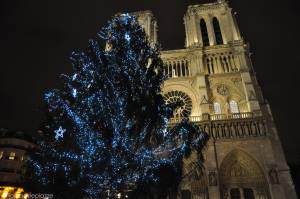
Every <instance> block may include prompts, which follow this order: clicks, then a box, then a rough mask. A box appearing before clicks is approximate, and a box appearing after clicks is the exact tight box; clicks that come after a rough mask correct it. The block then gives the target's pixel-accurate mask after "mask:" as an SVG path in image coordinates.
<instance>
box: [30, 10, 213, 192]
mask: <svg viewBox="0 0 300 199" xmlns="http://www.w3.org/2000/svg"><path fill="white" fill-rule="evenodd" d="M103 41H104V42H103ZM101 42H102V43H105V44H106V45H105V46H106V47H105V48H104V47H102V46H101V45H100V44H101ZM71 61H72V64H73V72H72V74H70V75H63V81H64V84H63V88H62V89H55V90H52V91H49V92H47V93H46V94H45V102H46V104H47V116H48V120H47V122H46V124H45V128H44V132H43V133H42V134H40V135H39V137H38V139H37V146H38V150H37V151H35V152H34V153H32V154H30V158H29V159H28V164H27V172H26V176H25V179H27V183H26V184H27V185H28V186H27V187H28V188H29V189H30V190H33V191H37V192H48V193H54V194H55V198H89V197H92V198H103V196H104V194H106V196H107V197H110V198H114V197H115V196H116V193H119V192H122V191H125V190H128V189H131V190H133V193H134V195H135V196H132V197H134V198H139V196H138V195H139V193H140V191H141V190H143V191H148V192H149V193H148V194H149V197H151V196H150V195H151V194H150V192H151V187H152V188H153V187H154V188H155V189H156V190H157V188H162V187H163V189H161V190H160V191H159V192H157V193H159V194H157V196H156V197H160V198H163V197H165V196H166V194H167V192H168V191H169V190H170V188H171V187H172V186H173V185H174V184H173V182H172V183H167V182H166V178H167V177H168V176H167V175H169V177H171V176H173V177H174V176H175V177H176V176H177V177H179V178H180V174H181V161H182V158H183V157H187V156H188V155H189V154H190V152H191V151H192V150H196V151H197V152H198V153H199V157H201V150H202V148H203V146H204V144H205V142H206V139H207V136H206V134H205V133H203V132H201V131H200V130H199V129H198V128H197V127H196V126H194V125H193V124H191V123H189V122H188V121H187V120H184V121H182V122H181V123H178V124H177V125H175V126H173V127H170V126H169V124H168V120H169V119H170V117H172V113H173V110H174V108H176V107H177V106H179V105H180V103H181V102H178V103H176V104H169V105H166V104H165V103H164V100H163V97H162V95H161V86H162V83H163V81H164V80H165V77H164V75H163V72H162V69H163V62H162V60H161V58H160V54H159V48H158V47H157V46H153V45H151V44H150V43H149V41H148V39H147V36H146V34H145V32H144V30H143V28H142V27H141V26H139V24H138V22H137V19H136V18H135V17H134V16H130V15H128V14H122V15H118V16H116V17H114V18H113V19H112V20H111V21H110V22H109V23H108V25H107V26H106V27H105V28H103V29H102V31H101V32H100V33H99V34H98V37H97V39H95V40H91V41H90V43H89V48H88V50H87V52H78V53H72V56H71ZM199 161H201V160H200V159H199ZM173 174H174V175H173ZM177 181H178V179H177ZM157 185H162V186H161V187H160V186H157ZM173 187H174V186H173ZM175 189H176V185H175ZM144 194H145V193H144ZM143 198H146V197H145V195H144V197H143Z"/></svg>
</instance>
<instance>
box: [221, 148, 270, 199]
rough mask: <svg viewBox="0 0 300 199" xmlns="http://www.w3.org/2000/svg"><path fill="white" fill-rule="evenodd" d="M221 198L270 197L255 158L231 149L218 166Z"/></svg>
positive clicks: (247, 198) (249, 198)
mask: <svg viewBox="0 0 300 199" xmlns="http://www.w3.org/2000/svg"><path fill="white" fill-rule="evenodd" d="M220 188H221V192H222V199H270V194H269V189H268V183H267V180H266V178H265V175H264V173H263V171H262V169H261V167H260V166H259V164H258V163H257V161H256V160H255V159H253V158H252V157H251V156H250V155H248V154H247V153H245V152H243V151H241V150H233V151H232V152H230V153H229V154H228V155H227V156H226V157H225V158H224V160H223V161H222V164H221V166H220Z"/></svg>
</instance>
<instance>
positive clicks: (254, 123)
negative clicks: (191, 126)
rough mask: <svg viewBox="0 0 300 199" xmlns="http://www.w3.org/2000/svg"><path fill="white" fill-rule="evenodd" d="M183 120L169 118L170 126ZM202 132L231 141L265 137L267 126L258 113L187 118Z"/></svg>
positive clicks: (206, 115)
mask: <svg viewBox="0 0 300 199" xmlns="http://www.w3.org/2000/svg"><path fill="white" fill-rule="evenodd" d="M182 119H183V118H171V119H170V125H175V124H176V123H178V122H180V121H181V120H182ZM189 120H190V121H191V122H194V123H196V124H197V125H198V126H199V127H200V128H201V129H202V130H203V131H205V132H206V133H208V134H209V136H210V137H212V138H214V139H232V138H244V137H259V136H266V135H267V125H266V121H265V119H264V117H263V116H262V115H261V114H260V113H238V114H228V115H209V114H205V115H202V116H192V117H189Z"/></svg>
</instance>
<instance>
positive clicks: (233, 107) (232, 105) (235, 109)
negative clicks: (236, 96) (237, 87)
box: [229, 100, 240, 113]
mask: <svg viewBox="0 0 300 199" xmlns="http://www.w3.org/2000/svg"><path fill="white" fill-rule="evenodd" d="M229 106H230V112H231V113H239V112H240V110H239V106H238V104H237V102H236V101H234V100H231V101H230V103H229Z"/></svg>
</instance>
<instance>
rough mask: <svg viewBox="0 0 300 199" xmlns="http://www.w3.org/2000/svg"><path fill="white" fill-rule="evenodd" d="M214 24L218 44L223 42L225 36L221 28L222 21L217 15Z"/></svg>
mask: <svg viewBox="0 0 300 199" xmlns="http://www.w3.org/2000/svg"><path fill="white" fill-rule="evenodd" d="M213 26H214V32H215V36H216V42H217V45H220V44H223V37H222V32H221V28H220V23H219V20H218V19H217V18H216V17H214V18H213Z"/></svg>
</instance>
